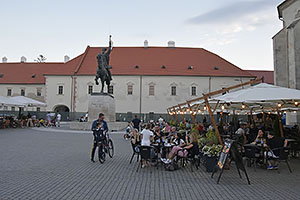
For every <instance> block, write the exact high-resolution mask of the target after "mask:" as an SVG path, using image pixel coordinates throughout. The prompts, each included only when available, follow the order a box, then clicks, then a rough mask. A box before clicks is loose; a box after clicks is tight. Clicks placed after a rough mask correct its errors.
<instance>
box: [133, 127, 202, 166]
mask: <svg viewBox="0 0 300 200" xmlns="http://www.w3.org/2000/svg"><path fill="white" fill-rule="evenodd" d="M168 127H169V128H168ZM168 127H161V126H160V125H159V124H157V125H155V126H154V128H152V126H151V124H150V123H149V124H147V125H146V127H145V128H144V129H143V130H142V131H141V133H140V134H139V131H138V129H134V130H133V131H132V132H131V133H132V134H131V142H132V144H133V145H135V151H136V152H139V148H138V147H139V145H140V146H151V144H156V145H158V147H159V148H160V149H161V161H162V162H164V163H165V164H168V163H171V162H172V161H173V159H174V158H175V157H176V156H178V157H187V156H188V155H189V154H190V155H191V156H194V155H196V154H197V153H198V152H199V146H198V135H197V133H196V132H192V133H191V134H189V135H188V134H185V133H184V134H182V133H180V132H177V131H176V127H170V126H168ZM166 128H167V129H166ZM166 130H167V131H168V132H167V131H166ZM164 144H169V145H171V146H172V149H171V151H170V153H168V154H166V149H164V148H163V147H164ZM151 155H152V157H153V156H154V155H155V152H154V150H153V151H152V152H151Z"/></svg>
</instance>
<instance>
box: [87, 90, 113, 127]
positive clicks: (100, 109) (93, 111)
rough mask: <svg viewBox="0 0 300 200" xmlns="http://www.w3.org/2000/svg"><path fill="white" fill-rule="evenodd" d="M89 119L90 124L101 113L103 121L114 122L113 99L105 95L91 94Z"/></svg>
mask: <svg viewBox="0 0 300 200" xmlns="http://www.w3.org/2000/svg"><path fill="white" fill-rule="evenodd" d="M88 112H89V118H88V121H89V122H91V121H93V120H95V119H98V118H99V113H103V114H104V116H105V121H107V122H115V121H116V106H115V99H114V97H113V96H112V95H110V94H107V93H92V94H91V96H90V97H89V107H88Z"/></svg>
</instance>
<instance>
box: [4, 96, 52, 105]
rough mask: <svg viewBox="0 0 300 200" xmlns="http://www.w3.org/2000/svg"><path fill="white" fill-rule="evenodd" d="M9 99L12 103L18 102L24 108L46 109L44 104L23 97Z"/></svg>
mask: <svg viewBox="0 0 300 200" xmlns="http://www.w3.org/2000/svg"><path fill="white" fill-rule="evenodd" d="M10 99H11V100H13V101H14V102H19V103H20V104H23V105H24V106H26V107H46V104H45V103H43V102H41V101H37V100H34V99H31V98H28V97H24V96H15V97H10Z"/></svg>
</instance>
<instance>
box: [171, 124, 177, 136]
mask: <svg viewBox="0 0 300 200" xmlns="http://www.w3.org/2000/svg"><path fill="white" fill-rule="evenodd" d="M176 133H177V131H176V127H175V126H172V128H171V132H170V133H169V136H174V135H176Z"/></svg>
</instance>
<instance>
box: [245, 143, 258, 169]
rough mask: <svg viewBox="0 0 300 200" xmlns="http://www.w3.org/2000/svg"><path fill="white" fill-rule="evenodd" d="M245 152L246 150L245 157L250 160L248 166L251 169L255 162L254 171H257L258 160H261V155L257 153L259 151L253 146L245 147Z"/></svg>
mask: <svg viewBox="0 0 300 200" xmlns="http://www.w3.org/2000/svg"><path fill="white" fill-rule="evenodd" d="M244 150H245V154H244V156H245V157H246V158H247V160H248V166H249V167H251V164H252V162H254V171H256V166H257V160H258V159H259V158H260V154H259V153H257V151H258V150H259V149H258V148H257V147H256V146H254V145H251V146H250V145H249V146H247V145H245V146H244Z"/></svg>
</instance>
